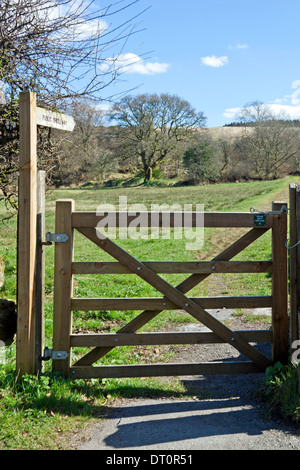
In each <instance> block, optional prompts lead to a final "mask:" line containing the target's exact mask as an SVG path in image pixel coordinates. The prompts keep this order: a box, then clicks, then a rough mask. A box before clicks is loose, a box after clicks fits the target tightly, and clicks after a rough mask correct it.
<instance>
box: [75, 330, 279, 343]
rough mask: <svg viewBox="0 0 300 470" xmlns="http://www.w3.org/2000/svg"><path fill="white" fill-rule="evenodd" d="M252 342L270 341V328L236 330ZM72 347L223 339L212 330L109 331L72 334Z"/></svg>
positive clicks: (196, 341) (214, 341)
mask: <svg viewBox="0 0 300 470" xmlns="http://www.w3.org/2000/svg"><path fill="white" fill-rule="evenodd" d="M236 333H237V334H239V335H240V336H242V337H243V338H244V339H246V340H247V341H249V342H252V343H269V342H272V339H273V333H272V331H271V330H242V331H236ZM70 340H71V343H70V344H71V346H72V347H95V346H105V347H107V346H113V347H115V346H140V345H148V346H150V345H152V346H154V345H157V346H158V345H163V344H215V343H224V342H225V341H224V340H222V339H221V338H220V337H218V336H217V335H216V334H214V333H212V332H209V331H208V332H206V331H204V332H197V333H196V332H184V333H181V332H177V331H176V332H168V333H117V334H113V333H109V334H103V333H99V334H73V335H71V336H70Z"/></svg>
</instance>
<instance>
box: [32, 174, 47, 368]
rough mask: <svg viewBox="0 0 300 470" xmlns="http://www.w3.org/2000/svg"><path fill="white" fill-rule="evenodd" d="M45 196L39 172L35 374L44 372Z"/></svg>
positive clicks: (43, 183)
mask: <svg viewBox="0 0 300 470" xmlns="http://www.w3.org/2000/svg"><path fill="white" fill-rule="evenodd" d="M45 195H46V172H45V171H39V172H38V180H37V227H36V228H37V239H36V243H37V247H36V324H35V355H36V358H35V368H36V370H35V372H36V374H38V373H40V372H42V371H43V362H42V360H41V358H42V356H43V351H44V333H45V320H44V315H45V246H44V245H43V244H42V242H44V241H45V239H46V236H45V235H46V234H45V203H46V201H45Z"/></svg>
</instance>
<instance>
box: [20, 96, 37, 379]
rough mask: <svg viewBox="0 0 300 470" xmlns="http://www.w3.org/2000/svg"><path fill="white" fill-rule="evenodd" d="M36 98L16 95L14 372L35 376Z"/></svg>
mask: <svg viewBox="0 0 300 470" xmlns="http://www.w3.org/2000/svg"><path fill="white" fill-rule="evenodd" d="M36 144H37V126H36V95H35V94H34V93H21V94H20V173H19V213H18V261H17V263H18V279H17V309H18V322H17V343H16V359H17V372H18V373H19V375H20V376H22V375H24V374H34V373H35V261H36V260H35V258H36V190H37V189H36V188H37V162H36Z"/></svg>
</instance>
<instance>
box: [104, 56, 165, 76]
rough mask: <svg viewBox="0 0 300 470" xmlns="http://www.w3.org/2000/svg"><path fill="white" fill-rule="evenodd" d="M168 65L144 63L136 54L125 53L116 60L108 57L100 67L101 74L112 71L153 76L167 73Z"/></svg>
mask: <svg viewBox="0 0 300 470" xmlns="http://www.w3.org/2000/svg"><path fill="white" fill-rule="evenodd" d="M169 67H170V64H166V63H159V62H146V61H145V60H144V59H143V58H141V57H140V56H138V55H137V54H133V53H131V52H127V53H125V54H121V55H119V56H118V57H116V58H113V57H110V58H108V59H106V60H105V61H104V63H103V64H102V65H101V66H100V69H101V70H102V71H103V72H108V71H112V70H116V71H120V72H121V73H127V74H133V73H137V74H141V75H155V74H157V73H165V72H167V71H168V69H169Z"/></svg>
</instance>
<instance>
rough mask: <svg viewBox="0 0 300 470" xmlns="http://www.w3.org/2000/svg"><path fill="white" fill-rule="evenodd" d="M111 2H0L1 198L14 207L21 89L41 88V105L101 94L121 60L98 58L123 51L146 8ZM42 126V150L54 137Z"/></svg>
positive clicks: (133, 0)
mask: <svg viewBox="0 0 300 470" xmlns="http://www.w3.org/2000/svg"><path fill="white" fill-rule="evenodd" d="M107 2H108V3H107V4H106V6H103V7H102V8H101V9H99V7H97V2H96V0H1V2H0V87H1V93H0V189H1V190H2V196H1V195H0V199H1V198H2V199H3V198H4V199H5V200H6V202H8V203H9V204H11V205H13V206H15V205H16V204H17V202H16V197H15V194H16V191H15V188H16V171H17V168H18V163H17V161H18V97H19V93H20V92H22V91H33V92H36V94H37V100H38V103H39V105H40V106H41V105H42V106H44V107H49V108H55V107H58V108H59V109H60V110H63V109H67V108H68V106H69V104H70V102H71V101H73V100H75V99H78V98H88V99H93V100H96V101H97V100H101V99H103V90H104V89H105V88H107V87H108V86H109V85H110V84H111V83H112V81H114V80H115V79H116V78H117V76H118V74H119V71H118V69H117V63H118V62H117V61H116V62H115V63H116V67H109V68H107V67H101V65H103V64H105V63H106V61H107V60H108V59H109V58H111V57H112V56H115V57H118V55H119V54H121V53H122V51H123V48H124V44H126V41H127V40H128V38H129V37H130V36H131V35H132V34H133V33H136V32H137V24H136V21H137V17H138V16H139V14H141V13H142V11H141V12H140V13H139V14H135V13H134V14H133V13H131V12H132V8H133V7H134V5H135V4H137V3H138V2H139V0H115V1H109V0H107ZM106 98H109V96H108V97H106ZM41 132H43V134H44V135H43V138H42V141H43V145H42V146H41V147H40V150H41V149H43V148H45V142H46V139H47V137H48V143H49V132H48V131H47V132H46V133H45V131H43V130H42V131H41V130H40V133H41ZM50 148H51V146H49V145H48V150H50ZM44 161H45V159H44Z"/></svg>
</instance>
